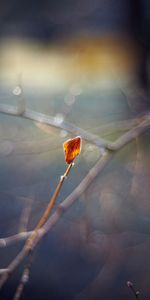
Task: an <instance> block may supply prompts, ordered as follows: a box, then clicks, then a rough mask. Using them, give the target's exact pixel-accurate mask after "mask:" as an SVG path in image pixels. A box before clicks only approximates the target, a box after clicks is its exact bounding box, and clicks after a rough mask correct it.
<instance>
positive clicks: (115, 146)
mask: <svg viewBox="0 0 150 300" xmlns="http://www.w3.org/2000/svg"><path fill="white" fill-rule="evenodd" d="M0 112H2V113H6V114H11V115H15V116H17V115H18V116H20V115H21V116H22V117H24V118H27V119H31V120H35V121H38V122H41V123H45V124H49V125H51V126H55V127H58V128H63V129H65V130H67V131H68V132H71V133H73V134H79V135H81V137H82V138H83V139H85V140H88V142H91V143H94V144H95V145H97V146H98V147H100V148H105V149H106V148H107V149H108V150H112V151H108V150H105V151H104V152H103V155H102V157H101V158H100V160H99V161H98V162H97V163H96V164H95V166H94V167H93V168H91V170H90V171H89V172H88V174H87V175H86V177H85V178H84V179H83V180H82V181H81V183H80V184H79V185H78V186H77V187H76V188H75V189H74V191H73V192H72V193H71V194H70V195H69V196H68V197H67V198H66V199H65V200H64V201H63V202H62V203H61V204H60V205H59V206H58V208H57V209H56V211H55V212H54V213H53V215H52V216H51V217H50V218H49V219H48V220H47V222H46V223H45V224H44V225H43V226H42V227H41V228H40V229H39V230H38V232H37V234H36V238H35V239H34V241H33V244H32V249H34V248H35V247H36V245H37V244H38V243H39V242H40V240H41V239H42V237H43V236H44V235H45V234H46V233H47V232H48V231H50V229H51V228H52V227H53V226H54V225H55V224H56V223H57V221H58V220H59V219H60V217H61V215H62V214H63V213H64V212H65V211H66V210H67V209H68V208H69V207H70V206H71V205H72V204H73V203H74V202H75V200H76V199H78V197H79V196H80V195H81V194H82V193H83V192H84V191H85V190H86V189H87V187H89V185H90V183H91V182H92V181H93V179H94V178H95V177H96V176H97V174H98V173H100V172H101V171H102V170H103V168H104V166H105V165H106V164H107V163H108V161H109V160H110V159H111V158H112V156H113V153H115V152H116V151H118V150H119V149H121V148H122V147H123V146H125V145H126V144H128V143H129V142H131V141H132V140H134V139H135V138H136V137H138V136H140V135H141V134H142V133H143V132H145V131H146V130H147V129H148V128H150V114H149V115H146V116H145V117H144V118H143V121H142V122H140V124H138V125H137V126H135V127H134V128H133V129H131V130H129V131H128V132H127V133H125V134H124V135H122V136H121V137H120V138H119V139H117V140H116V141H115V142H113V143H112V142H108V141H106V140H104V139H101V138H98V137H97V136H96V135H93V134H91V133H88V132H86V131H84V130H83V129H81V128H77V127H76V126H74V125H72V124H70V123H67V122H62V123H61V124H57V122H56V120H55V119H54V118H52V117H50V116H46V115H44V114H41V113H37V112H34V111H32V110H28V109H25V107H24V108H22V107H21V108H20V110H19V109H18V108H12V107H11V106H8V105H2V104H0ZM27 235H28V236H30V235H31V232H30V233H20V234H18V235H15V236H12V237H8V238H3V239H1V240H0V244H1V245H3V247H5V246H6V245H9V244H11V243H12V242H14V241H15V240H20V239H24V238H27ZM27 255H28V249H27V247H26V245H25V246H24V247H23V248H22V250H21V251H20V253H19V254H18V255H17V256H16V257H15V258H14V260H13V261H12V262H11V263H10V264H9V266H8V267H7V268H6V269H1V270H0V275H1V278H0V287H2V286H3V285H4V283H5V282H6V281H7V279H8V278H9V275H10V274H11V273H12V272H13V271H14V270H15V269H16V268H17V266H18V265H19V264H20V263H21V262H22V261H23V259H24V258H25V257H26V256H27Z"/></svg>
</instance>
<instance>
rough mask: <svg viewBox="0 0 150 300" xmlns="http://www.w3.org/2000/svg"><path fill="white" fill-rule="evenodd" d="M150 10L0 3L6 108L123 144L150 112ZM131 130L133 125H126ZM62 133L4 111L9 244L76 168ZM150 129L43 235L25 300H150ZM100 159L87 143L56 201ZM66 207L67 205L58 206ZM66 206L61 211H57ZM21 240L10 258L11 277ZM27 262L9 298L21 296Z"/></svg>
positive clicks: (0, 90)
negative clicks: (136, 296)
mask: <svg viewBox="0 0 150 300" xmlns="http://www.w3.org/2000/svg"><path fill="white" fill-rule="evenodd" d="M149 8H150V7H149V1H148V0H147V1H146V0H145V1H123V0H122V1H121V0H120V1H100V0H99V1H98V0H94V1H90V0H89V1H85V0H82V1H81V0H80V1H72V0H70V1H67V0H64V1H42V2H40V1H22V2H20V1H17V0H16V1H11V2H9V1H5V2H1V4H0V22H1V26H0V38H1V44H0V103H5V104H10V105H16V103H17V102H18V97H17V95H16V90H15V87H16V86H18V85H21V86H22V88H23V97H24V100H25V102H26V105H27V107H28V108H29V109H33V110H35V111H38V112H41V113H44V114H47V115H51V116H53V117H54V118H55V119H56V120H57V121H58V123H59V122H60V123H61V121H62V120H65V121H68V122H70V123H73V124H75V125H76V126H78V127H81V128H83V129H85V130H87V131H89V132H92V133H95V134H97V135H98V136H99V137H103V138H105V139H108V140H111V141H114V140H115V139H117V138H118V137H119V136H120V135H122V134H123V133H125V132H126V130H128V129H129V127H130V124H131V123H130V122H128V121H127V122H125V123H123V122H122V121H124V120H129V121H130V120H131V119H134V118H139V119H140V118H141V120H142V115H143V114H145V113H146V114H147V113H148V111H149V108H150V107H149V103H150V102H149V36H150V29H149V28H150V27H149V26H150V25H149V17H150V16H149V11H150V9H149ZM124 126H125V127H124ZM70 137H72V135H71V134H68V133H67V132H66V131H64V130H62V129H56V128H54V127H50V126H46V125H43V124H42V123H38V122H33V121H29V120H27V119H23V118H22V117H13V116H8V115H4V114H2V113H0V237H5V236H9V235H12V234H15V233H17V232H20V231H22V230H24V226H25V225H24V224H25V220H24V216H27V215H29V220H28V224H27V229H28V230H31V229H33V228H34V226H35V225H36V223H37V221H38V220H39V218H40V216H41V215H42V213H43V211H44V209H45V208H46V205H47V203H48V201H49V199H50V197H51V195H52V193H53V191H54V189H55V187H56V185H57V182H58V180H59V178H60V176H61V175H62V174H63V172H64V171H65V168H66V164H65V159H64V154H63V148H62V143H63V142H64V141H65V140H66V139H67V138H70ZM149 138H150V135H149V131H147V132H146V133H145V134H143V135H142V136H140V137H139V138H137V139H136V140H134V141H133V142H132V143H130V144H128V145H126V146H125V147H124V148H123V149H122V150H120V151H118V152H117V153H116V154H115V155H114V157H113V159H112V160H111V161H110V162H109V164H108V165H107V166H106V167H105V169H104V170H103V171H102V173H101V174H99V175H98V176H97V177H96V178H95V180H94V181H93V183H92V184H91V185H90V186H89V187H88V189H87V190H86V191H85V192H84V194H83V195H82V196H81V197H80V198H79V199H77V201H76V202H75V204H74V205H73V206H72V207H71V208H70V209H69V210H68V211H67V212H66V213H65V214H64V215H63V217H62V218H61V219H60V221H59V222H58V223H57V225H56V226H55V227H54V228H53V230H52V231H51V232H49V234H48V235H47V236H46V237H44V239H43V240H42V242H41V243H40V245H39V246H38V247H37V249H36V251H35V254H34V261H33V266H32V269H31V276H30V280H29V283H28V284H27V286H26V287H25V290H24V293H23V295H22V299H28V300H34V299H36V300H38V299H46V300H47V299H52V300H85V299H86V300H98V299H102V300H112V299H116V300H120V299H124V300H127V299H129V300H130V299H133V295H132V292H131V291H130V290H129V289H128V287H127V285H126V282H127V281H128V280H130V281H132V282H133V283H134V285H135V288H137V289H139V290H140V291H141V299H145V300H149V297H150V286H149V274H150V263H149V252H150V236H149V233H150V202H149V194H150V186H149V179H150V168H149V166H150V159H149V153H150V152H149V151H150V149H149V148H150V143H149ZM99 157H100V152H99V150H98V148H96V147H95V146H94V145H92V144H90V143H88V142H85V141H83V147H82V152H81V155H80V156H79V157H78V158H77V160H76V163H75V167H74V168H73V169H72V170H71V173H70V175H69V177H68V178H67V180H66V181H65V183H64V186H63V188H62V190H61V193H60V195H59V197H58V200H57V204H58V203H60V202H61V201H63V200H64V199H65V197H67V196H68V195H69V193H71V192H72V191H73V189H74V188H75V187H76V186H77V185H78V184H79V183H80V182H81V180H82V179H83V178H84V176H86V174H87V172H88V171H89V170H90V168H91V167H92V166H93V165H94V164H95V163H96V161H97V160H98V159H99ZM57 204H56V206H57ZM56 206H55V208H56ZM22 246H23V243H22V242H19V243H18V244H15V245H13V246H9V247H8V248H3V249H0V268H5V267H6V266H7V265H8V263H9V262H10V261H11V259H13V257H15V256H16V255H17V253H18V251H19V250H20V249H21V247H22ZM22 269H23V264H22V265H21V266H20V267H19V268H18V269H17V270H16V271H15V272H14V273H13V274H12V276H11V277H10V279H9V280H8V282H7V284H6V285H5V286H4V288H3V289H2V292H1V296H0V297H1V299H3V300H8V299H13V295H14V293H15V290H16V287H17V285H18V282H19V279H20V276H21V272H22Z"/></svg>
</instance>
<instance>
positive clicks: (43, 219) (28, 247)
mask: <svg viewBox="0 0 150 300" xmlns="http://www.w3.org/2000/svg"><path fill="white" fill-rule="evenodd" d="M72 165H73V164H72V163H70V164H69V165H68V167H67V169H66V171H65V173H64V174H63V175H62V176H61V178H60V181H59V183H58V185H57V187H56V189H55V191H54V194H53V196H52V197H51V199H50V202H49V204H48V206H47V208H46V210H45V211H44V213H43V215H42V217H41V219H40V220H39V222H38V224H37V225H36V227H35V229H34V231H33V233H32V234H31V236H30V237H29V238H28V240H27V242H26V250H27V252H28V253H29V252H30V251H31V250H32V245H33V242H34V240H35V238H36V237H37V234H38V230H39V229H40V228H41V227H42V226H43V225H44V224H45V223H46V221H47V220H48V217H49V215H50V213H51V210H52V208H53V206H54V203H55V200H56V198H57V196H58V194H59V191H60V189H61V187H62V185H63V182H64V180H65V178H66V177H67V175H68V174H69V172H70V170H71V168H72Z"/></svg>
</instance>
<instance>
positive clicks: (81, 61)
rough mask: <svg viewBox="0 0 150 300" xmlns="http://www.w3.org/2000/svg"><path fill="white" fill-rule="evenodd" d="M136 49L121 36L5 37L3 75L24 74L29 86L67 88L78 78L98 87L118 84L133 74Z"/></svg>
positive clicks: (0, 58)
mask: <svg viewBox="0 0 150 300" xmlns="http://www.w3.org/2000/svg"><path fill="white" fill-rule="evenodd" d="M135 65H136V50H135V47H134V45H133V43H132V42H131V40H128V39H127V38H123V37H121V36H117V37H116V36H107V37H106V36H104V37H101V38H95V37H82V36H80V37H76V38H73V39H72V40H64V41H63V42H59V43H57V44H54V43H53V44H49V45H46V46H45V45H44V44H40V43H37V42H36V43H35V42H31V41H30V42H29V41H27V40H26V41H25V40H24V41H20V40H14V39H13V40H4V41H3V42H2V43H1V46H0V66H1V73H0V78H1V79H4V80H6V81H7V82H8V81H14V80H15V79H16V76H17V75H18V74H21V75H22V78H23V83H24V84H25V85H27V86H33V85H35V86H39V87H49V88H51V89H52V90H58V89H59V90H61V89H64V88H66V87H68V86H70V84H72V83H74V82H80V84H81V85H85V84H86V85H88V84H91V83H92V84H93V85H94V87H96V86H97V85H98V86H102V87H105V84H106V85H110V86H111V85H114V82H119V85H120V83H121V82H123V81H126V80H127V78H128V76H129V77H130V75H131V76H132V73H133V72H134V68H135Z"/></svg>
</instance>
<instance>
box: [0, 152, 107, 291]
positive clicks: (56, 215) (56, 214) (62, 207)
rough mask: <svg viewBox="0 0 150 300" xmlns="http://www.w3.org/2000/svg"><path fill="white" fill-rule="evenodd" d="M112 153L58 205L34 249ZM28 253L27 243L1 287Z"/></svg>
mask: <svg viewBox="0 0 150 300" xmlns="http://www.w3.org/2000/svg"><path fill="white" fill-rule="evenodd" d="M111 157H112V153H108V152H106V153H105V155H103V156H102V158H101V159H100V160H99V161H98V162H97V163H96V164H95V166H94V167H93V168H92V169H91V170H90V171H89V172H88V174H87V175H86V177H85V178H84V179H83V180H82V181H81V183H80V184H79V185H78V186H77V187H76V188H75V189H74V191H73V192H72V193H71V194H70V195H69V196H68V197H67V198H66V199H65V200H64V201H63V202H62V204H60V205H59V206H58V208H57V209H56V211H55V212H54V213H53V215H52V216H51V217H50V218H49V219H48V221H47V222H46V223H45V224H44V225H43V227H42V228H40V230H39V231H38V235H37V236H36V239H35V240H34V243H33V245H32V249H34V248H35V246H36V245H37V244H38V243H39V242H40V240H41V239H42V237H43V236H44V235H45V234H46V233H47V232H48V231H49V230H50V229H51V228H52V227H53V226H54V225H55V224H56V223H57V222H58V220H59V219H60V217H61V215H62V214H63V213H64V212H65V211H66V209H68V208H69V207H70V206H71V205H72V204H73V203H74V202H75V200H76V199H77V198H78V197H79V196H80V195H81V194H82V193H83V192H84V191H85V190H86V188H87V187H88V186H89V185H90V183H91V182H92V181H93V179H94V178H95V177H96V176H97V174H98V173H99V172H100V171H102V170H103V168H104V166H105V165H106V163H107V162H108V161H109V160H110V159H111ZM27 255H28V249H27V247H26V245H25V246H24V247H23V249H22V250H21V251H20V253H19V254H18V255H17V256H16V257H15V258H14V260H13V261H12V262H11V263H10V264H9V266H8V267H7V269H6V273H3V274H2V275H1V278H0V287H2V286H3V285H4V283H5V282H6V281H7V280H8V278H9V276H10V274H12V272H13V271H14V270H15V269H16V268H17V266H18V265H19V264H20V263H21V262H22V261H23V259H24V258H25V257H26V256H27Z"/></svg>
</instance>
